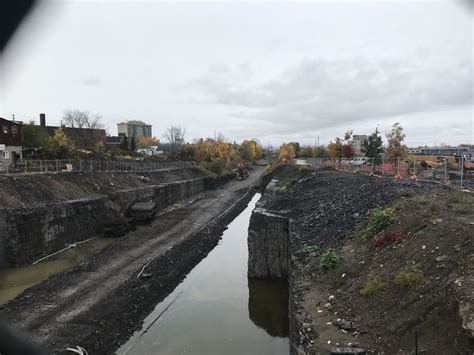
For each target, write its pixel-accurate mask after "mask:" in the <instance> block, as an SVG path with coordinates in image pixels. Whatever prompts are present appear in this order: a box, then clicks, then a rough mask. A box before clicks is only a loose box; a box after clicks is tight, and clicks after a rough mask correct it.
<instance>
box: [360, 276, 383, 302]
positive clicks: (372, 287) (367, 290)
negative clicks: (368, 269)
mask: <svg viewBox="0 0 474 355" xmlns="http://www.w3.org/2000/svg"><path fill="white" fill-rule="evenodd" d="M383 290H385V283H384V282H383V281H382V279H381V278H380V277H379V276H377V275H375V274H373V273H370V274H369V276H368V277H367V283H366V284H365V286H364V287H363V288H362V289H361V290H360V294H361V295H362V296H364V297H369V296H373V295H378V294H380V293H382V292H383Z"/></svg>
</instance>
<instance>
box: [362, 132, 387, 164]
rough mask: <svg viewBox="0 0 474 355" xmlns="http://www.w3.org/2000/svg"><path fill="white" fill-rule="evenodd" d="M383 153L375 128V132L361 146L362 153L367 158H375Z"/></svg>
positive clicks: (380, 140) (380, 139)
mask: <svg viewBox="0 0 474 355" xmlns="http://www.w3.org/2000/svg"><path fill="white" fill-rule="evenodd" d="M382 152H383V148H382V137H380V135H379V131H378V129H377V128H376V129H375V132H374V133H372V134H371V135H370V136H369V138H368V139H367V140H366V141H364V142H363V144H362V153H364V154H365V156H366V157H368V158H376V157H378V156H379V155H380V153H382Z"/></svg>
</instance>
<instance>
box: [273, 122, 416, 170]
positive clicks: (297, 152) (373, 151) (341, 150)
mask: <svg viewBox="0 0 474 355" xmlns="http://www.w3.org/2000/svg"><path fill="white" fill-rule="evenodd" d="M385 137H386V138H387V145H385V146H384V144H383V141H382V137H381V135H380V132H379V130H378V128H376V129H375V131H374V132H373V133H372V134H370V135H369V136H368V137H367V139H366V140H364V141H363V142H362V146H361V152H362V154H363V155H364V156H365V157H367V158H371V159H372V158H374V159H375V158H379V157H380V156H381V154H382V153H383V154H384V157H385V158H386V159H387V161H394V160H396V159H397V158H400V159H404V158H406V156H407V153H408V149H407V147H406V145H404V144H403V141H404V140H405V137H406V135H405V133H404V132H403V127H402V126H401V125H400V123H398V122H396V123H395V124H393V126H392V129H391V130H390V132H388V133H387V134H386V135H385ZM355 156H356V151H355V149H354V145H353V132H352V130H348V131H346V132H345V133H344V135H343V137H342V138H341V137H336V138H335V139H334V140H331V141H330V142H329V144H327V146H321V147H312V146H309V145H307V146H300V144H299V143H298V142H289V143H284V144H282V145H281V146H280V149H279V151H278V160H279V161H287V160H291V159H294V158H300V157H301V158H311V157H315V158H330V159H333V160H341V159H352V158H354V157H355Z"/></svg>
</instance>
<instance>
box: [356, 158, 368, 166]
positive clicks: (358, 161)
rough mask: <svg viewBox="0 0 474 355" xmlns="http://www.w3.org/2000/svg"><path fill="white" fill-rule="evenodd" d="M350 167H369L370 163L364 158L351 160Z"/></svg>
mask: <svg viewBox="0 0 474 355" xmlns="http://www.w3.org/2000/svg"><path fill="white" fill-rule="evenodd" d="M352 165H356V166H361V165H370V161H369V159H367V158H366V157H359V158H355V159H354V160H352Z"/></svg>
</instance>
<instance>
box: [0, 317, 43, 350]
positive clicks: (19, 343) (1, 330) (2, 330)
mask: <svg viewBox="0 0 474 355" xmlns="http://www.w3.org/2000/svg"><path fill="white" fill-rule="evenodd" d="M0 354H2V355H46V354H48V353H47V352H46V351H45V349H43V348H41V347H40V346H39V345H37V344H35V343H33V342H32V341H31V340H30V339H28V337H27V336H26V335H24V334H22V333H21V332H19V331H17V330H15V329H13V328H12V327H9V326H8V325H6V324H5V323H3V322H1V323H0Z"/></svg>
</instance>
